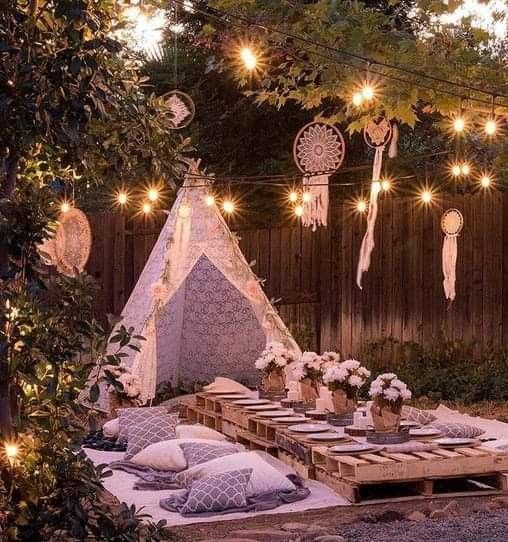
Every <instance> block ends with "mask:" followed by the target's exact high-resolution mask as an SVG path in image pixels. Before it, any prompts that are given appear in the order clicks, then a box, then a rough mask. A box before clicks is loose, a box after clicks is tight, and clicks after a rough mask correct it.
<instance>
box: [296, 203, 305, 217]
mask: <svg viewBox="0 0 508 542" xmlns="http://www.w3.org/2000/svg"><path fill="white" fill-rule="evenodd" d="M295 215H296V216H298V217H300V216H303V206H302V205H297V206H296V207H295Z"/></svg>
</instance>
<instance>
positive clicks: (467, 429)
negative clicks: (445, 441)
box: [432, 422, 485, 438]
mask: <svg viewBox="0 0 508 542" xmlns="http://www.w3.org/2000/svg"><path fill="white" fill-rule="evenodd" d="M432 427H435V428H436V429H438V430H439V431H441V433H443V435H444V436H445V437H450V438H476V437H479V436H480V435H483V433H485V431H484V430H483V429H481V428H480V427H474V426H472V425H466V424H465V423H455V422H434V423H433V424H432Z"/></svg>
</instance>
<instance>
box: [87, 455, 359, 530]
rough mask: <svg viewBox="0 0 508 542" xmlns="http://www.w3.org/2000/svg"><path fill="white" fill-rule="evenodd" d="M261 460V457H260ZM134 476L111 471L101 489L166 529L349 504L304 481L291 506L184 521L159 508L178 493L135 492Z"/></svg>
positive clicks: (100, 458) (104, 459) (97, 459)
mask: <svg viewBox="0 0 508 542" xmlns="http://www.w3.org/2000/svg"><path fill="white" fill-rule="evenodd" d="M85 452H86V454H87V455H88V457H89V458H90V459H91V460H92V461H93V463H95V464H96V465H100V464H109V463H111V462H113V461H117V460H119V459H122V458H123V455H124V454H123V452H102V451H99V450H90V449H88V448H87V449H85ZM263 457H265V456H264V455H263ZM269 459H270V463H271V464H272V465H273V466H275V467H276V468H278V470H280V471H281V472H284V473H289V472H292V471H291V470H290V469H289V468H288V467H287V466H286V465H285V464H284V463H282V462H280V461H279V460H278V459H275V458H271V457H270V458H269ZM136 479H137V477H136V476H135V475H133V474H128V473H126V472H122V471H118V470H114V471H113V476H110V477H109V478H106V479H105V480H104V487H105V488H106V489H107V490H108V491H109V492H110V493H112V494H113V495H115V497H117V498H118V500H120V501H123V502H126V503H127V504H128V505H132V504H134V505H135V506H136V508H141V507H142V508H143V512H144V513H145V514H150V515H151V516H152V518H153V520H154V521H159V520H161V519H165V520H166V521H167V522H168V525H169V526H176V525H187V524H190V523H206V522H211V521H227V520H233V519H241V518H246V517H253V516H261V515H264V514H283V513H287V512H302V511H304V510H311V509H314V508H327V507H329V506H346V505H349V504H350V503H349V502H348V501H347V500H346V499H343V498H342V497H340V496H339V495H337V494H336V493H334V492H333V491H332V490H331V489H330V488H329V487H327V486H326V485H324V484H322V483H320V482H316V481H314V480H307V481H306V484H307V487H308V488H309V489H310V490H311V494H310V495H309V496H308V497H307V498H306V499H304V500H303V501H299V502H296V503H293V504H284V505H283V506H279V507H278V508H275V509H274V510H268V511H265V512H255V513H253V512H250V513H237V514H227V515H225V516H216V517H206V518H195V517H193V518H184V517H182V516H181V515H180V514H177V513H174V512H168V511H167V510H164V509H163V508H161V507H160V506H159V501H160V500H161V499H164V498H166V497H169V496H170V495H171V494H173V493H175V491H179V490H163V491H135V490H134V489H132V487H133V485H134V482H135V480H136Z"/></svg>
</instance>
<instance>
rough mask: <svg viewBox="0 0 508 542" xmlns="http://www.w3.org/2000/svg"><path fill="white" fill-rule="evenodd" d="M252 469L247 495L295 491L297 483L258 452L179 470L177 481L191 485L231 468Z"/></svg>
mask: <svg viewBox="0 0 508 542" xmlns="http://www.w3.org/2000/svg"><path fill="white" fill-rule="evenodd" d="M245 468H249V469H252V475H251V477H250V480H249V483H248V485H247V496H248V497H254V496H257V495H264V494H266V493H276V492H280V491H294V490H295V489H296V488H295V485H294V484H293V482H291V480H289V478H287V477H286V476H284V475H283V474H281V473H280V472H279V471H278V470H277V469H275V468H274V467H272V466H271V465H269V464H268V463H267V462H266V461H264V460H263V459H262V458H261V457H260V456H259V455H258V454H257V453H256V452H241V453H237V454H233V455H228V456H225V457H219V458H217V459H213V460H212V461H208V462H207V463H202V464H201V465H196V466H195V467H192V468H190V469H187V470H184V471H182V472H179V473H178V474H177V475H176V477H175V481H176V482H177V483H178V485H179V486H180V487H190V486H191V485H192V483H193V482H194V481H195V480H201V479H203V478H206V477H207V476H211V475H213V474H220V473H222V472H228V471H230V470H241V469H245Z"/></svg>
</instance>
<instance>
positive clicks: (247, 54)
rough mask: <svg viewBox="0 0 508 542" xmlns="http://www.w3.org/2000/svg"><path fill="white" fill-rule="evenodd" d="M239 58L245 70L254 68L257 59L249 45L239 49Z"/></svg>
mask: <svg viewBox="0 0 508 542" xmlns="http://www.w3.org/2000/svg"><path fill="white" fill-rule="evenodd" d="M240 58H241V59H242V62H243V64H244V66H245V68H246V69H247V70H249V71H252V70H254V69H255V68H256V66H257V63H258V61H257V58H256V55H255V54H254V53H253V51H252V49H251V48H250V47H242V48H241V49H240Z"/></svg>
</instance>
